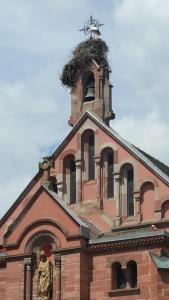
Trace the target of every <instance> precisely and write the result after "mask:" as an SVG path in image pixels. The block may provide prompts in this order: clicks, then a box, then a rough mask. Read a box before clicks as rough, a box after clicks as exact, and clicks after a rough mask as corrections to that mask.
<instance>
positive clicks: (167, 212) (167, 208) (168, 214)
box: [161, 200, 169, 219]
mask: <svg viewBox="0 0 169 300" xmlns="http://www.w3.org/2000/svg"><path fill="white" fill-rule="evenodd" d="M161 218H162V219H163V218H167V219H168V218H169V200H166V201H165V202H164V203H163V204H162V206H161Z"/></svg>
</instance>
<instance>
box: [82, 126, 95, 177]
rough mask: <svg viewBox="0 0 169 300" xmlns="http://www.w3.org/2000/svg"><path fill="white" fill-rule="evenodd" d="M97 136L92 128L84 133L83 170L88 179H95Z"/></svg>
mask: <svg viewBox="0 0 169 300" xmlns="http://www.w3.org/2000/svg"><path fill="white" fill-rule="evenodd" d="M94 157H95V138H94V132H93V131H92V130H90V129H89V130H86V131H85V132H84V133H83V135H82V158H83V171H84V175H85V176H84V177H85V179H86V180H94V179H95V159H94Z"/></svg>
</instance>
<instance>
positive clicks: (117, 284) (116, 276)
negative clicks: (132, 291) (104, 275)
mask: <svg viewBox="0 0 169 300" xmlns="http://www.w3.org/2000/svg"><path fill="white" fill-rule="evenodd" d="M112 284H113V287H112V288H113V289H124V288H125V287H126V276H125V273H124V270H123V268H122V266H121V264H120V263H119V262H115V263H113V265H112Z"/></svg>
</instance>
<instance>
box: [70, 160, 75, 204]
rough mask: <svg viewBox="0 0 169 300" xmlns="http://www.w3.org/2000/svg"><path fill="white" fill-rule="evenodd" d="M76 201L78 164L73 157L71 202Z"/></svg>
mask: <svg viewBox="0 0 169 300" xmlns="http://www.w3.org/2000/svg"><path fill="white" fill-rule="evenodd" d="M75 203H76V165H75V161H74V160H73V159H72V160H71V162H70V204H75Z"/></svg>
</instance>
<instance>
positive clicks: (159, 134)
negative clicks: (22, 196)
mask: <svg viewBox="0 0 169 300" xmlns="http://www.w3.org/2000/svg"><path fill="white" fill-rule="evenodd" d="M168 8H169V2H168V0H163V1H162V2H160V3H159V1H156V0H154V1H153V0H142V1H140V0H137V1H135V0H118V1H114V0H113V1H109V3H107V4H106V5H105V4H104V3H103V4H102V3H98V1H96V0H93V1H90V0H87V1H86V0H71V1H68V0H62V1H60V0H48V1H46V0H41V1H40V0H37V1H33V0H29V1H22V0H15V1H13V0H8V1H0V69H1V77H0V124H1V126H0V138H1V148H0V165H1V172H0V182H1V184H0V195H1V199H0V201H1V216H2V215H3V214H4V212H5V211H6V210H7V208H9V206H10V205H11V204H12V203H13V202H14V200H15V199H16V197H17V196H18V195H19V193H20V192H21V191H22V190H23V188H24V187H25V186H26V185H27V184H28V182H29V181H30V179H31V178H32V176H33V175H34V174H35V173H36V171H37V169H38V162H39V160H40V159H41V157H42V156H44V155H47V154H49V153H51V151H52V150H53V149H54V148H56V147H57V146H58V145H59V144H60V143H61V142H62V140H63V138H65V137H66V135H67V133H68V132H69V130H70V128H69V127H68V125H67V120H68V118H69V114H70V94H69V90H65V89H64V88H63V87H62V86H61V83H60V81H59V74H60V73H61V70H62V67H63V65H64V64H65V63H66V62H67V60H68V59H69V57H70V56H71V50H72V49H73V48H74V46H76V45H77V43H78V42H79V41H81V40H83V36H82V34H81V33H80V32H78V29H79V28H80V27H82V26H83V23H84V22H85V20H86V19H87V18H88V17H89V15H90V14H91V13H92V12H93V14H94V17H96V18H98V19H99V20H100V21H101V22H103V23H105V26H104V27H102V32H103V33H104V35H103V38H104V39H105V40H106V41H107V43H108V44H109V46H110V64H111V65H112V83H113V85H114V89H113V110H114V111H115V113H116V120H115V121H113V122H112V123H111V124H112V127H114V128H115V129H116V130H117V131H119V133H120V134H121V135H122V136H124V137H125V138H126V139H128V140H129V141H131V142H132V143H134V144H136V145H137V146H139V147H140V148H142V149H143V150H144V149H145V150H146V151H147V152H150V154H153V155H155V156H156V157H158V158H159V159H161V160H162V161H163V160H164V161H165V162H166V163H167V162H168V163H169V159H168V150H169V149H168V148H169V146H168V142H167V139H168V133H169V121H168V111H169V103H168V94H169V87H168V86H169V85H168V82H169V69H168V61H169V41H168V39H167V37H166V33H167V32H168V26H169V19H168ZM150 141H151V142H150ZM159 141H160V142H159Z"/></svg>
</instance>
